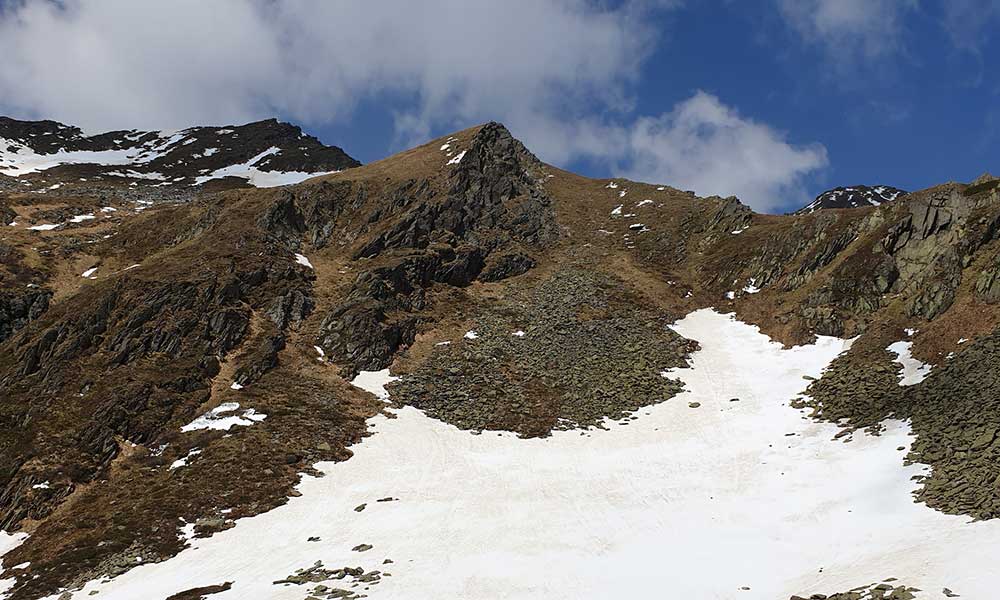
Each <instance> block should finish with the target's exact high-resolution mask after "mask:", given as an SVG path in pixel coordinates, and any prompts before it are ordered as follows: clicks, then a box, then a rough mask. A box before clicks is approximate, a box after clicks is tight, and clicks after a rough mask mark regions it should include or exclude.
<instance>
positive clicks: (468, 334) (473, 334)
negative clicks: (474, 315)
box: [463, 330, 479, 340]
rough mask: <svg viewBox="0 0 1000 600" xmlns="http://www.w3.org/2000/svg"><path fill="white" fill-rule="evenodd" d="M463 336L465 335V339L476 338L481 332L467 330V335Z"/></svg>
mask: <svg viewBox="0 0 1000 600" xmlns="http://www.w3.org/2000/svg"><path fill="white" fill-rule="evenodd" d="M463 337H465V339H467V340H474V339H476V338H477V337H479V334H478V333H476V332H475V331H472V330H469V331H466V332H465V336H463Z"/></svg>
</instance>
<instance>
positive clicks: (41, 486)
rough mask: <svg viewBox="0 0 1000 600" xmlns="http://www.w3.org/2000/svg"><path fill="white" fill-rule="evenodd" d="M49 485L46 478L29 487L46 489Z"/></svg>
mask: <svg viewBox="0 0 1000 600" xmlns="http://www.w3.org/2000/svg"><path fill="white" fill-rule="evenodd" d="M49 487H50V486H49V482H48V480H46V481H43V482H41V483H36V484H35V485H33V486H31V489H33V490H47V489H49Z"/></svg>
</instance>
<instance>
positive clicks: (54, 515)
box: [0, 119, 1000, 599]
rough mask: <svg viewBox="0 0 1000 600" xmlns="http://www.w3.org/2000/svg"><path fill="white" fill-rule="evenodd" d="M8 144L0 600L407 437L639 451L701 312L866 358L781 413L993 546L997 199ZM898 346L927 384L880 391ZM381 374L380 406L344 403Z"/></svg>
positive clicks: (277, 155)
mask: <svg viewBox="0 0 1000 600" xmlns="http://www.w3.org/2000/svg"><path fill="white" fill-rule="evenodd" d="M0 138H2V142H0V146H2V148H0V173H6V175H0V220H2V221H3V222H4V226H3V227H0V229H2V231H0V528H2V529H3V530H4V531H6V532H8V533H15V532H24V533H27V534H29V536H28V537H27V538H26V539H25V540H24V541H23V542H22V543H21V544H20V545H18V546H17V547H16V548H14V549H13V550H11V551H10V552H9V553H8V554H6V555H5V556H4V558H3V567H4V573H3V578H5V579H11V580H12V581H11V583H10V592H9V594H10V596H9V597H10V598H14V599H33V598H42V597H46V596H50V595H53V594H61V593H63V592H67V591H69V592H71V591H73V590H77V589H79V588H81V587H82V586H83V585H84V584H85V583H86V582H88V581H91V580H94V579H98V578H111V577H115V576H117V575H120V574H123V573H127V572H128V571H129V570H131V569H133V568H134V567H135V566H137V565H145V564H150V563H158V562H162V561H167V560H169V559H170V558H171V557H173V556H175V555H177V554H178V552H181V551H182V549H183V548H184V547H185V546H186V545H188V544H189V543H190V541H191V540H192V539H195V538H199V539H200V538H202V537H205V536H212V535H213V534H216V533H218V532H220V531H225V530H228V529H231V528H233V527H234V525H235V524H236V522H237V520H239V519H241V518H244V517H250V516H253V515H260V514H263V513H267V512H268V511H270V510H272V509H274V508H275V507H278V506H281V505H284V504H286V503H287V502H288V499H289V498H290V497H292V498H294V497H296V496H297V495H298V494H299V491H298V488H297V487H296V486H297V484H298V483H299V482H300V481H301V479H302V477H303V476H304V475H309V474H316V473H317V471H316V464H317V463H320V462H323V461H347V460H349V459H350V458H351V456H352V454H353V453H354V452H355V451H356V450H357V449H358V448H363V447H364V445H365V443H366V441H365V439H366V438H367V437H368V436H369V435H370V430H369V427H368V420H369V419H371V418H373V417H376V416H377V415H390V416H391V415H392V414H394V413H393V412H392V410H400V409H402V407H410V409H413V408H415V409H419V410H420V411H422V412H423V413H424V414H426V415H428V416H429V417H432V418H433V419H437V420H440V421H443V422H445V423H447V424H449V425H452V426H454V427H456V428H458V429H460V430H466V431H469V432H471V433H472V434H478V435H482V434H484V433H487V432H498V433H503V432H513V433H515V434H517V435H518V436H520V437H524V438H532V439H535V438H546V437H548V436H551V435H552V434H553V433H554V432H565V431H570V430H580V431H581V432H585V431H588V430H590V429H593V428H600V427H605V426H606V425H607V424H609V423H617V424H628V423H630V422H632V421H634V420H636V419H640V418H641V417H640V416H639V415H640V414H641V411H642V410H643V409H647V408H649V407H651V406H654V405H657V404H661V403H664V402H666V403H669V402H670V401H671V398H673V397H674V396H676V395H677V394H679V393H680V392H681V391H682V389H683V388H684V386H683V384H682V383H680V382H679V381H678V380H675V379H673V378H669V377H667V376H665V375H664V374H663V373H665V372H667V371H669V370H671V369H675V368H680V367H684V366H685V365H687V364H688V361H689V360H690V357H691V356H692V353H694V352H696V351H697V350H698V348H699V346H698V343H696V342H695V341H692V340H690V339H687V338H685V337H683V336H682V335H680V334H679V333H677V331H675V330H674V329H672V328H671V324H673V323H674V322H676V321H677V320H678V319H681V318H682V317H684V316H685V315H687V314H689V313H691V312H692V311H695V310H698V309H702V308H706V307H714V308H716V309H718V310H719V311H722V312H732V313H735V316H736V317H737V318H738V319H740V320H741V321H744V322H746V323H751V324H753V325H756V326H758V327H759V328H760V330H761V331H762V332H763V333H765V334H767V335H768V336H770V337H771V338H773V339H775V340H778V341H780V342H781V343H783V344H786V345H788V346H791V345H795V344H804V343H811V342H813V341H815V340H816V339H817V336H836V337H840V338H855V337H856V338H857V339H856V340H855V342H854V344H853V345H852V346H851V348H850V350H848V351H847V352H845V353H844V354H842V355H841V356H840V357H838V358H837V359H836V360H835V361H834V362H833V363H832V365H831V366H830V368H829V369H828V370H827V371H826V372H825V373H824V374H823V375H822V377H819V378H818V379H817V380H816V381H813V382H812V383H811V385H809V388H808V390H804V395H803V396H801V397H800V398H798V399H797V400H796V401H795V402H796V407H798V408H806V409H808V410H810V411H811V418H812V419H816V420H818V421H823V422H833V423H837V424H838V425H840V426H841V427H842V428H843V429H842V431H843V432H844V435H845V436H847V438H848V439H849V438H850V436H851V435H852V434H853V433H854V432H857V431H859V430H862V429H867V430H868V431H870V432H873V433H878V432H879V430H880V428H882V427H883V422H884V421H885V420H886V419H890V418H892V419H905V420H908V422H909V423H911V424H912V430H913V433H914V435H915V441H914V443H913V445H912V447H911V448H909V449H908V451H907V452H906V453H905V459H902V458H901V460H900V464H901V465H902V464H903V463H921V464H927V465H930V466H931V467H932V470H931V471H930V473H929V474H928V475H927V476H926V477H923V478H922V480H921V481H920V485H919V489H918V491H917V492H916V497H915V500H917V501H919V502H923V503H926V504H927V506H928V507H930V509H934V510H938V511H942V512H944V513H948V514H958V515H965V516H967V517H970V518H973V519H978V520H991V519H995V518H997V517H1000V500H998V498H1000V495H998V491H1000V487H998V486H1000V467H998V465H1000V461H998V460H997V458H998V456H1000V441H998V437H1000V404H998V402H997V401H995V400H996V398H998V394H997V390H996V389H995V388H996V385H997V379H996V376H995V373H996V372H997V367H1000V365H995V364H994V363H995V362H996V357H997V356H998V352H1000V347H998V345H1000V333H998V331H1000V330H998V329H997V327H998V326H1000V310H998V308H997V303H998V302H1000V272H998V269H1000V241H998V237H1000V180H997V179H993V178H990V177H984V178H981V179H980V180H978V181H977V182H975V183H974V184H971V185H965V184H958V183H950V184H945V185H941V186H937V187H933V188H930V189H927V190H921V191H915V192H912V193H909V194H906V193H904V192H901V191H900V190H896V189H895V188H888V187H886V186H879V187H876V188H865V187H863V186H857V187H855V188H838V190H839V192H840V193H837V192H838V190H834V191H833V192H828V193H826V194H824V195H822V196H820V198H818V199H817V202H815V203H813V205H810V207H807V208H806V209H803V210H802V211H799V212H798V213H796V214H794V215H786V216H776V215H763V214H757V213H754V212H753V211H751V210H750V209H749V208H748V207H746V206H745V205H743V204H742V203H741V202H740V201H739V199H738V198H736V197H729V198H720V197H709V198H700V197H696V196H695V195H693V194H692V193H689V192H684V191H680V190H676V189H674V188H671V187H669V185H664V184H648V183H640V182H633V181H628V180H623V179H610V180H608V179H602V180H594V179H588V178H585V177H581V176H578V175H575V174H572V173H569V172H566V171H562V170H560V169H557V168H555V167H552V166H550V165H546V164H544V163H542V162H541V161H539V160H538V159H537V158H536V157H535V156H534V155H533V154H532V153H531V152H530V150H529V149H527V148H525V147H524V146H523V145H522V144H521V143H520V142H519V141H517V140H516V139H514V138H513V137H512V136H511V135H510V133H509V132H508V131H507V130H506V129H505V128H504V127H503V126H502V125H499V124H496V123H490V124H487V125H483V126H481V127H475V128H472V129H468V130H465V131H461V132H457V133H455V134H453V135H451V136H447V137H445V138H441V139H438V140H434V141H432V142H430V143H428V144H426V145H423V146H420V147H417V148H414V149H411V150H408V151H406V152H403V153H401V154H398V155H396V156H393V157H389V158H387V159H385V160H382V161H379V162H375V163H372V164H369V165H365V166H360V165H359V164H358V163H357V162H356V161H354V160H353V159H351V158H350V157H349V156H347V155H346V154H345V153H344V152H343V151H342V150H340V149H339V148H335V147H326V146H323V145H322V144H320V143H319V142H318V141H317V140H315V139H314V138H311V137H308V136H305V135H303V134H302V133H301V131H300V130H298V128H295V127H293V126H290V125H285V124H281V123H277V122H275V121H265V122H261V123H254V124H250V125H244V126H240V127H226V128H204V127H200V128H193V129H188V130H184V131H181V132H176V133H172V134H161V133H146V132H112V133H108V134H102V135H98V136H85V135H84V134H83V133H82V132H80V131H79V130H78V129H75V128H72V127H67V126H63V125H60V124H57V123H52V122H39V123H24V122H18V121H13V120H10V119H4V120H0ZM213 149H214V150H215V151H214V152H212V151H211V150H213ZM318 173H325V174H323V175H321V176H316V177H312V178H309V176H311V175H315V174H318ZM307 178H308V181H302V180H303V179H307ZM285 183H288V184H294V185H287V186H285V185H280V184H285ZM668 183H669V182H668ZM272 184H274V186H273V187H272ZM888 200H893V201H892V202H888ZM814 205H815V206H814ZM851 207H856V208H853V209H852V210H841V209H844V208H851ZM819 208H824V209H831V210H817V209H819ZM908 332H909V333H908ZM899 342H905V343H907V344H908V345H907V346H906V349H907V350H906V352H907V358H908V359H909V360H912V361H917V362H919V363H920V364H922V365H925V366H928V367H929V375H927V376H926V377H925V378H923V379H920V380H919V381H914V382H912V384H911V383H909V382H908V383H907V385H901V384H900V383H901V382H900V376H901V375H904V376H905V369H906V368H907V367H906V364H908V363H903V362H900V361H901V360H902V355H900V354H899V353H894V352H893V351H890V350H889V348H890V346H893V345H894V344H896V343H899ZM893 347H895V346H893ZM386 368H390V369H391V370H392V373H393V374H394V375H396V376H399V377H400V379H399V380H398V381H396V382H395V383H394V384H392V385H390V386H389V388H388V390H389V393H390V396H389V397H390V404H385V403H383V402H382V401H381V399H378V398H376V397H374V396H372V395H371V394H368V393H366V392H364V391H362V390H360V389H358V388H357V387H354V386H352V385H350V382H351V380H352V379H354V378H355V377H356V376H357V375H358V374H359V373H362V372H368V371H378V370H381V369H386ZM925 370H926V369H925ZM808 383H809V382H804V383H803V387H805V385H806V384H808ZM726 400H727V401H729V400H732V401H733V402H738V401H739V398H731V399H730V398H727V399H726ZM695 404H697V403H692V406H691V409H692V410H697V409H698V406H695ZM788 410H791V408H789V409H788ZM376 435H377V434H376ZM718 435H725V434H724V433H722V432H720V433H718ZM351 446H354V447H353V448H349V447H351ZM372 476H373V477H377V474H373V475H372ZM25 565H26V566H25ZM15 567H17V568H15ZM352 569H354V567H344V568H341V567H339V566H338V567H329V568H328V567H325V566H323V565H322V564H319V565H313V566H312V567H310V566H309V565H302V570H300V571H299V572H298V573H294V572H293V573H289V575H288V578H287V581H285V580H283V581H282V582H281V583H282V584H283V585H286V584H287V585H293V586H296V587H302V586H304V585H305V584H306V583H310V584H312V583H320V585H321V586H322V587H323V589H322V590H319V591H312V592H311V593H312V594H313V596H314V597H354V596H352V595H349V594H355V593H358V590H359V589H361V588H349V589H348V591H344V590H340V586H339V584H338V585H331V584H329V583H322V582H326V581H328V580H330V579H337V580H341V579H345V578H346V579H345V581H346V580H350V581H351V582H352V584H358V585H362V584H370V583H373V582H375V579H377V578H375V577H369V575H366V573H368V572H366V571H364V570H360V571H354V570H352ZM392 570H394V569H392ZM320 571H322V573H321V575H322V576H321V577H320V575H317V573H319V572H320ZM313 575H316V577H313ZM386 576H389V573H382V575H381V577H386ZM396 576H397V577H398V576H399V574H398V573H396ZM317 577H318V578H317ZM363 577H369V579H370V581H366V580H364V579H361V578H363ZM215 583H216V584H217V585H214V587H213V586H210V588H211V589H209V588H198V587H197V586H192V588H191V589H189V590H186V591H183V592H178V594H177V595H174V596H171V598H198V597H211V595H212V594H215V593H222V592H225V591H226V590H228V589H229V588H228V587H227V586H229V585H230V584H229V583H227V582H225V581H218V582H215ZM858 584H859V585H863V584H865V582H864V581H859V582H858ZM345 585H346V584H345ZM309 589H312V590H315V589H316V588H315V587H314V586H311V587H310V588H309ZM338 590H339V591H338ZM350 590H354V591H350ZM364 593H367V594H369V595H370V596H371V597H377V593H376V592H375V591H368V592H364ZM912 593H913V592H912V591H911V589H910V588H907V587H905V586H899V585H897V584H896V583H892V582H882V583H879V584H872V586H871V587H870V588H858V589H857V590H854V591H850V592H845V593H841V594H837V595H832V596H829V598H838V599H839V598H845V599H846V598H858V599H860V598H896V599H903V598H910V597H914V596H912V595H911V594H912ZM323 594H325V595H323ZM337 594H340V595H337ZM302 597H306V596H305V595H303V596H302ZM813 597H814V598H817V597H819V596H813ZM917 597H919V596H917Z"/></svg>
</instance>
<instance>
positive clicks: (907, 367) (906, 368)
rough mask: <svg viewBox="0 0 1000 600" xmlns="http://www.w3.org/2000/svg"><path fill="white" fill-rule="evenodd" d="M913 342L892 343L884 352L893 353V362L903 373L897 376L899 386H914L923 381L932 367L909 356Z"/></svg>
mask: <svg viewBox="0 0 1000 600" xmlns="http://www.w3.org/2000/svg"><path fill="white" fill-rule="evenodd" d="M912 346H913V342H893V343H892V344H889V347H888V348H886V350H888V351H890V352H894V353H895V354H896V358H895V359H893V362H895V363H898V364H900V365H902V367H903V372H902V373H901V374H900V375H899V385H901V386H907V385H915V384H918V383H920V382H921V381H923V380H924V378H925V377H927V375H928V374H929V373H930V372H931V369H932V368H933V366H932V365H928V364H924V363H922V362H920V361H919V360H917V359H915V358H913V357H912V356H911V355H910V348H911V347H912Z"/></svg>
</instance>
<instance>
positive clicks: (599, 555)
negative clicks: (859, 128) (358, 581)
mask: <svg viewBox="0 0 1000 600" xmlns="http://www.w3.org/2000/svg"><path fill="white" fill-rule="evenodd" d="M674 329H676V331H677V332H678V333H680V334H681V335H684V336H685V337H688V338H691V339H694V340H697V341H698V342H699V344H700V350H698V351H697V352H695V353H694V354H693V355H692V356H691V359H690V368H684V369H676V370H673V371H671V372H668V373H667V375H668V376H671V377H677V378H679V379H681V380H682V381H683V382H684V384H685V386H686V387H685V391H684V392H683V393H681V394H679V395H678V396H677V397H675V398H673V399H671V400H668V401H666V402H664V403H662V404H658V405H656V406H651V407H648V408H645V409H643V410H642V411H641V414H639V415H637V417H638V418H637V419H636V420H631V421H629V422H628V423H629V424H628V425H627V426H625V425H619V424H617V423H612V422H609V423H607V427H608V430H607V431H603V430H593V431H591V432H589V434H588V435H581V432H579V431H555V432H553V434H552V435H551V436H549V437H546V438H533V439H520V438H518V437H517V436H515V435H512V434H506V433H505V434H501V435H495V434H490V435H472V434H470V433H469V432H466V431H461V430H459V429H457V428H455V427H453V426H451V425H447V424H445V423H442V422H440V421H436V420H434V419H431V418H429V417H427V416H426V415H424V414H423V413H422V412H420V411H418V410H417V409H415V408H412V407H406V408H402V409H399V410H396V411H393V412H395V418H388V417H386V416H377V417H375V418H373V419H371V421H370V423H371V424H372V425H373V431H374V435H372V436H370V437H367V438H365V440H364V441H363V442H361V443H359V444H356V445H355V446H353V447H352V451H353V453H354V456H353V457H352V458H350V459H349V460H347V461H345V462H341V463H333V462H322V463H318V464H317V465H316V468H317V469H318V470H320V471H321V472H322V473H324V475H325V476H323V477H313V476H310V475H305V476H303V479H302V482H301V483H300V484H299V486H298V491H299V492H300V493H301V495H300V496H298V497H293V498H290V499H289V500H288V502H287V503H285V504H284V505H282V506H280V507H278V508H275V509H274V510H271V511H269V512H267V513H264V514H262V515H258V516H256V517H252V518H247V519H240V520H237V521H236V522H235V527H233V528H231V529H228V530H226V531H222V532H219V533H217V534H215V535H214V536H212V537H210V538H195V539H192V540H190V542H189V543H190V544H191V548H188V549H186V550H184V551H183V552H181V553H180V554H179V555H177V556H176V557H174V558H172V559H169V560H166V561H164V562H160V563H147V564H143V565H141V566H139V567H137V568H135V569H133V570H131V571H129V572H127V573H125V574H123V575H120V576H118V577H116V578H114V579H110V580H105V579H100V580H95V581H92V582H90V583H88V584H87V585H86V586H85V587H84V588H83V589H82V590H79V591H77V592H75V593H73V594H71V595H72V597H73V598H77V599H85V598H89V597H91V595H90V594H91V592H95V591H96V592H98V597H100V598H103V599H105V600H131V599H133V598H138V597H143V598H145V597H149V598H164V597H167V596H169V595H171V594H175V593H177V592H180V591H182V590H187V589H190V588H193V587H200V586H208V585H215V584H218V583H219V582H222V581H231V582H233V583H232V589H230V590H228V591H225V592H221V593H218V594H216V595H215V596H217V597H218V599H219V600H232V599H237V598H275V599H284V598H288V599H292V598H296V599H301V598H302V597H303V596H304V595H307V593H308V590H306V589H303V588H302V587H300V586H287V587H280V586H274V585H273V583H272V582H273V581H275V580H278V579H281V578H283V577H285V576H286V575H289V574H291V573H294V572H295V570H296V569H302V568H306V567H309V566H312V565H313V564H315V563H316V561H322V562H323V564H324V566H325V567H326V568H331V569H332V568H337V567H340V566H343V565H345V564H349V565H351V566H360V567H362V568H364V569H365V571H366V572H367V571H370V570H373V569H378V570H384V569H388V570H390V571H391V573H392V577H384V578H383V579H382V580H381V582H380V583H379V584H378V586H377V588H373V590H374V591H373V592H371V594H372V595H373V597H374V596H376V595H377V596H378V597H379V598H381V599H383V600H401V599H405V600H423V599H432V598H470V599H476V598H494V597H497V591H498V590H501V591H502V595H503V597H505V598H510V599H521V598H525V599H527V598H553V599H560V598H566V599H571V598H572V599H575V598H609V597H618V598H659V597H669V598H705V599H709V598H714V599H729V598H742V599H746V600H774V599H775V598H788V597H790V596H791V595H792V594H798V595H801V596H804V597H809V595H810V594H813V593H819V592H823V593H829V592H832V591H835V590H848V589H851V588H854V587H857V586H860V585H866V584H868V583H869V582H871V581H882V580H883V579H884V578H886V577H889V576H892V577H896V578H898V579H899V581H900V582H901V583H905V584H906V585H910V586H915V587H918V588H921V589H924V590H928V591H933V590H941V589H943V588H944V587H948V588H950V589H953V590H955V592H956V593H959V594H961V595H962V597H964V598H992V597H993V593H994V589H995V584H996V579H995V578H994V577H992V576H989V575H988V574H989V573H992V572H994V571H995V560H996V559H995V557H996V556H997V553H998V552H1000V522H998V521H986V522H971V521H970V520H969V519H968V518H966V517H961V516H951V515H945V514H942V513H938V512H935V511H933V510H931V509H929V508H927V507H926V506H925V505H922V504H916V503H914V502H913V498H912V496H911V493H912V492H913V490H914V489H915V486H916V483H915V482H914V481H912V480H911V478H912V477H914V476H916V475H920V474H924V473H926V467H924V466H922V465H918V464H911V465H905V464H904V463H903V457H904V455H905V452H901V451H898V450H897V447H903V448H904V449H905V448H906V447H908V446H909V444H910V442H911V437H910V435H909V428H908V426H907V425H906V424H905V423H902V422H899V421H888V422H887V423H886V430H885V431H884V432H883V433H882V435H880V436H870V435H867V434H865V433H864V432H856V433H855V434H854V436H853V440H852V443H850V444H844V443H841V442H840V441H835V440H833V439H832V438H833V436H834V435H835V434H837V433H838V432H839V431H840V430H839V428H838V427H837V426H836V425H833V424H829V423H818V422H814V421H812V420H809V419H806V418H804V416H803V415H802V413H801V412H799V411H796V410H794V409H792V408H790V407H789V406H788V405H787V403H788V402H789V401H790V400H791V399H792V398H794V397H796V395H797V394H800V393H801V392H802V390H803V388H804V387H805V385H806V383H807V382H806V381H805V380H804V379H803V377H804V376H810V377H818V376H819V375H820V374H821V371H822V369H823V368H824V367H825V366H826V365H827V364H829V362H830V361H831V360H832V359H833V358H834V357H836V356H837V355H838V354H839V353H840V352H841V351H843V350H844V349H846V348H847V347H848V346H849V342H847V341H844V340H838V339H834V338H829V337H822V336H821V337H819V338H818V339H817V342H816V343H815V344H813V345H808V346H796V347H792V348H783V347H782V346H781V344H778V343H775V342H772V341H771V340H769V339H768V338H767V337H766V336H764V335H762V334H761V333H760V332H759V331H758V330H757V328H756V327H752V326H749V325H746V324H743V323H740V322H737V321H735V320H734V319H733V318H732V317H731V316H727V315H721V314H718V313H715V312H713V311H710V310H700V311H697V312H694V313H692V314H690V315H688V316H687V317H686V318H684V319H683V320H681V321H680V322H678V323H677V324H676V325H675V326H674ZM391 379H392V377H391V376H390V375H389V373H388V371H379V372H377V373H362V374H361V375H359V377H358V379H356V380H355V381H354V382H353V383H354V384H355V385H358V386H360V387H363V388H364V389H367V390H369V391H372V392H373V393H376V394H377V395H379V396H380V397H383V398H385V397H386V392H385V388H384V386H385V384H386V383H387V382H388V381H389V380H391ZM733 398H738V399H739V401H738V402H732V401H731V399H733ZM695 402H697V403H699V404H700V406H699V407H698V408H697V409H692V408H689V405H691V404H693V403H695ZM788 434H794V435H791V436H789V435H788ZM387 496H391V497H393V498H398V501H395V502H382V503H379V502H375V500H376V499H379V498H385V497H387ZM362 503H367V506H368V508H367V509H366V510H365V511H363V512H360V513H359V512H355V511H354V510H353V509H354V507H356V506H358V505H360V504H362ZM310 537H313V538H314V539H318V540H319V541H313V542H308V541H307V540H308V539H309V538H310ZM362 542H363V543H367V544H371V545H372V546H373V547H374V551H369V552H365V553H360V554H359V553H357V552H352V551H351V548H352V547H354V546H356V545H357V544H359V543H362ZM387 557H389V558H392V560H393V561H394V563H393V564H392V565H391V567H386V566H383V565H382V561H383V559H385V558H387ZM324 583H329V582H324ZM332 586H336V582H333V584H332ZM665 591H666V593H665ZM918 597H920V596H919V595H918ZM928 597H932V596H928ZM933 597H937V596H936V595H933Z"/></svg>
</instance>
